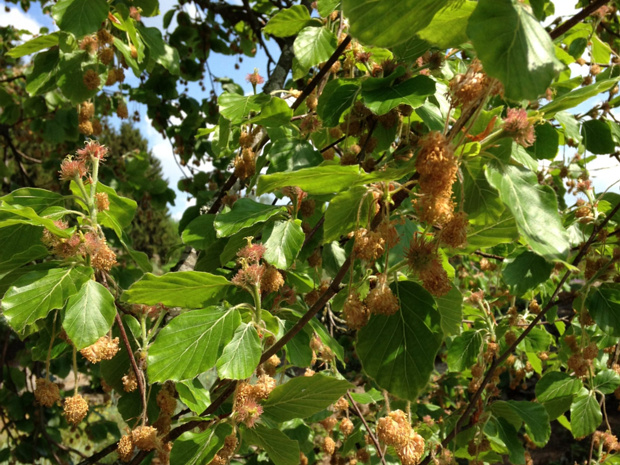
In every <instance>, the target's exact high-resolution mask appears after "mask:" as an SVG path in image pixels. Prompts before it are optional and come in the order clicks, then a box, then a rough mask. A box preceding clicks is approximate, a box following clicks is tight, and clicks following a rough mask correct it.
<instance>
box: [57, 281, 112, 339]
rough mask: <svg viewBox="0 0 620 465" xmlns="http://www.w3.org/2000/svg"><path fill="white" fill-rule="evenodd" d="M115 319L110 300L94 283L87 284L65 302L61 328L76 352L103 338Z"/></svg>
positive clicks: (97, 284) (103, 290)
mask: <svg viewBox="0 0 620 465" xmlns="http://www.w3.org/2000/svg"><path fill="white" fill-rule="evenodd" d="M115 316H116V306H115V304H114V297H113V296H112V294H110V291H108V290H107V289H106V288H105V287H103V286H102V285H101V284H99V283H98V282H96V281H93V280H88V281H87V282H86V283H85V284H84V285H83V286H82V287H81V288H80V290H79V292H78V293H77V294H75V295H73V296H71V297H70V298H69V301H68V302H67V309H66V310H65V317H64V320H63V322H62V327H63V328H64V330H65V331H66V333H67V336H69V339H71V341H72V342H73V345H74V346H75V348H76V349H77V350H81V349H83V348H84V347H87V346H89V345H91V344H94V343H95V342H97V339H99V338H100V337H102V336H105V335H106V334H107V333H108V331H110V328H111V327H112V323H114V317H115Z"/></svg>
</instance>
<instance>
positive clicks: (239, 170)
mask: <svg viewBox="0 0 620 465" xmlns="http://www.w3.org/2000/svg"><path fill="white" fill-rule="evenodd" d="M233 164H234V166H235V176H237V177H238V178H239V179H241V180H245V179H247V178H251V177H252V176H254V173H255V172H256V162H255V154H254V151H253V150H252V149H251V148H249V147H246V148H244V149H243V150H242V151H241V154H240V155H237V156H236V157H235V160H234V162H233Z"/></svg>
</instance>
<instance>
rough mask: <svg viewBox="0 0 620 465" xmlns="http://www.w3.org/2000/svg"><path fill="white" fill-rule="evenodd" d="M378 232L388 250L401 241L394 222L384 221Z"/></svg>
mask: <svg viewBox="0 0 620 465" xmlns="http://www.w3.org/2000/svg"><path fill="white" fill-rule="evenodd" d="M377 232H378V233H379V234H380V235H381V237H382V238H383V240H384V241H385V243H386V245H387V247H388V248H390V249H391V248H392V247H394V246H395V245H396V244H398V242H399V241H400V236H399V235H398V231H397V230H396V227H395V226H394V224H393V222H386V221H382V222H381V224H380V225H379V226H378V227H377Z"/></svg>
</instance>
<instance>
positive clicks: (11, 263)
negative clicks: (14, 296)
mask: <svg viewBox="0 0 620 465" xmlns="http://www.w3.org/2000/svg"><path fill="white" fill-rule="evenodd" d="M17 250H19V249H17ZM48 255H49V252H48V250H47V247H45V246H44V245H43V244H34V245H32V246H30V247H28V248H26V249H22V250H21V251H16V252H14V254H13V256H11V258H10V259H9V260H2V261H0V278H3V277H5V276H6V275H7V274H9V273H10V272H11V271H13V270H16V269H18V268H20V267H22V266H24V265H27V264H28V263H30V262H32V261H34V260H38V259H41V258H45V257H47V256H48Z"/></svg>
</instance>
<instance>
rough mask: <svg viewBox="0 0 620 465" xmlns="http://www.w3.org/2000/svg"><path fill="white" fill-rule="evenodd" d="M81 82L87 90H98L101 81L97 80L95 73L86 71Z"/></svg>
mask: <svg viewBox="0 0 620 465" xmlns="http://www.w3.org/2000/svg"><path fill="white" fill-rule="evenodd" d="M83 82H84V85H85V86H86V88H87V89H88V90H95V89H98V88H99V85H100V84H101V79H100V78H99V74H97V71H95V70H94V69H88V70H86V72H85V73H84V77H83Z"/></svg>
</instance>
